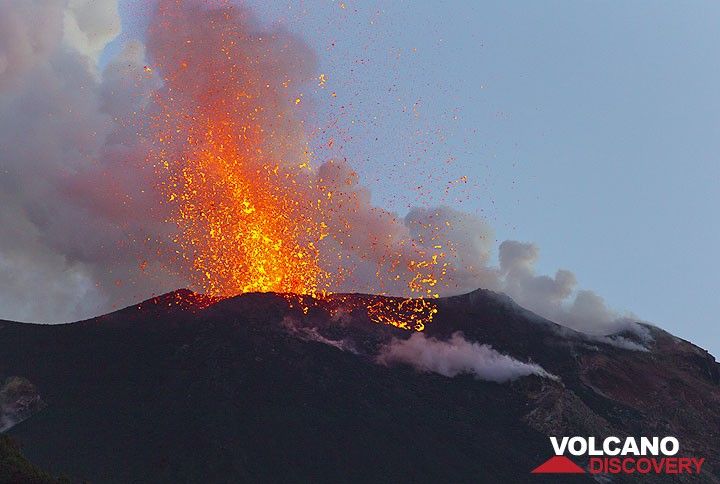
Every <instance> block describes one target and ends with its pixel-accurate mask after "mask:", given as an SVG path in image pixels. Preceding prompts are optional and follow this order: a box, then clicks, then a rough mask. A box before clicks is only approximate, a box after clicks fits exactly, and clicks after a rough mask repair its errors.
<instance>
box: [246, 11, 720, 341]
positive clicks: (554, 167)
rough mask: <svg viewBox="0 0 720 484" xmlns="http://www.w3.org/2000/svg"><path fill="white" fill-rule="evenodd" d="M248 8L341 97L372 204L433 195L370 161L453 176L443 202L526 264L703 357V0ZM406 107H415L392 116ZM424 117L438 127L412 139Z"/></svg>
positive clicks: (711, 335)
mask: <svg viewBox="0 0 720 484" xmlns="http://www.w3.org/2000/svg"><path fill="white" fill-rule="evenodd" d="M259 11H260V12H261V13H262V14H263V18H264V19H266V20H267V21H269V22H270V21H276V20H277V19H279V18H280V19H283V20H284V21H285V22H286V25H287V26H288V28H290V29H291V30H293V31H295V32H297V33H299V34H300V35H302V36H303V37H304V38H305V39H306V40H307V41H308V42H309V43H310V44H311V45H313V46H314V47H315V49H316V51H317V52H318V53H319V56H320V63H321V69H323V70H325V71H327V72H328V78H329V79H330V80H331V81H332V82H333V85H334V86H336V89H337V90H338V96H343V97H344V98H345V99H348V100H349V101H350V102H353V103H354V104H355V116H354V117H355V118H356V120H358V121H357V123H358V124H362V126H363V127H362V128H358V129H355V132H356V133H357V136H355V137H354V141H353V142H352V143H348V145H349V146H348V149H349V151H350V152H351V153H352V155H353V157H354V158H356V159H362V160H363V162H362V163H359V164H358V169H359V171H360V173H361V176H363V177H364V178H365V179H366V180H367V183H368V184H369V185H370V186H372V187H373V190H374V197H376V199H377V200H378V202H379V203H380V204H381V205H384V206H391V207H395V208H396V209H397V210H399V211H402V210H403V207H402V203H401V202H398V200H399V199H400V198H401V197H398V190H399V189H401V188H402V189H403V193H407V197H408V199H409V200H411V201H412V202H417V200H418V199H419V200H420V201H422V200H425V199H427V198H432V199H440V198H441V197H442V193H440V192H442V190H443V189H444V185H440V184H438V185H440V186H436V187H435V188H436V189H437V190H435V191H432V190H431V191H430V193H427V191H424V192H423V193H421V194H419V195H418V194H417V193H415V192H414V191H413V190H412V183H402V182H399V181H398V177H396V176H390V177H384V176H383V175H380V176H378V175H377V173H383V171H384V170H383V168H382V165H384V164H397V163H399V162H400V160H401V159H403V161H404V159H416V158H417V157H420V158H422V159H421V161H420V162H415V163H414V164H412V163H410V164H409V165H408V166H407V167H406V168H407V169H408V170H410V171H417V172H420V173H422V172H427V171H429V172H433V171H436V172H437V171H439V172H440V174H441V175H442V176H441V178H442V177H445V178H447V179H454V178H456V177H457V176H462V175H466V176H467V177H468V178H469V183H468V185H467V187H468V188H467V189H466V190H465V193H462V194H461V196H460V197H458V198H460V199H461V203H460V205H459V206H460V207H461V208H462V209H463V210H470V211H475V212H477V213H479V214H481V215H483V216H484V217H486V218H487V219H488V221H489V222H490V223H491V225H492V226H493V228H494V230H495V234H496V237H497V239H498V240H499V241H501V240H504V239H507V238H512V239H517V240H523V241H533V242H535V243H536V244H537V245H538V246H539V247H540V251H541V252H540V254H541V255H540V261H539V268H540V269H541V270H542V271H543V272H548V273H552V272H554V271H555V270H556V269H558V268H568V269H570V270H572V271H573V272H574V273H575V275H576V277H577V278H578V281H579V284H580V286H582V287H587V288H592V289H593V290H595V291H596V292H598V293H600V294H602V295H603V297H604V298H605V299H606V301H607V302H608V303H609V305H611V306H613V307H614V308H617V309H619V310H628V311H632V312H634V313H635V314H637V315H639V316H641V317H642V318H644V319H646V320H649V321H652V322H654V323H656V324H658V325H660V326H661V327H664V328H666V329H668V330H670V331H671V332H673V333H675V334H677V335H679V336H681V337H684V338H687V339H690V340H692V341H694V342H696V343H698V344H699V345H700V346H703V347H705V348H710V349H711V350H712V351H713V352H714V354H716V355H717V354H719V353H720V329H719V328H720V327H719V325H718V320H717V317H718V314H720V297H718V296H719V294H718V293H719V292H720V259H719V258H718V257H717V256H716V248H717V247H720V222H718V217H717V214H716V210H717V207H718V205H720V160H719V159H718V157H719V156H720V93H719V92H718V89H717V86H718V85H720V30H718V29H717V25H718V22H720V4H718V3H716V2H682V3H677V2H639V1H638V2H583V1H580V2H568V1H561V2H460V1H455V2H435V1H433V2H402V1H399V2H351V1H349V2H345V8H344V9H343V8H342V7H341V6H340V4H339V2H324V1H318V2H303V3H302V6H298V5H296V4H293V5H292V6H290V8H288V4H284V3H283V2H279V6H278V7H277V9H273V10H271V11H268V10H267V7H262V6H260V7H259ZM298 11H300V12H298ZM291 12H292V13H291ZM293 15H297V17H296V18H295V17H293ZM332 43H335V47H333V48H328V45H329V44H332ZM389 90H392V92H391V93H389V94H388V91H389ZM415 102H418V103H419V108H418V109H419V111H420V114H419V115H418V116H411V115H408V113H407V112H403V109H402V108H403V106H412V105H413V104H414V103H415ZM455 116H457V119H455V118H454V117H455ZM374 118H377V119H374ZM436 129H439V130H442V131H443V132H444V137H443V139H442V140H437V141H436V142H434V143H433V144H432V145H431V146H430V147H429V149H428V150H427V151H424V150H425V149H426V148H427V146H428V145H427V144H423V145H422V146H421V147H418V145H419V144H420V143H421V142H422V141H423V140H425V139H426V135H428V133H432V132H433V131H434V130H436ZM418 131H420V132H421V133H422V134H420V135H418V134H417V132H418ZM448 157H453V161H452V163H451V166H450V167H449V168H448V167H447V165H445V166H444V167H443V168H438V169H436V168H435V167H437V166H442V164H443V162H445V160H447V159H448ZM418 178H422V175H420V174H418ZM402 185H405V186H402ZM446 201H449V202H451V203H452V198H450V200H446Z"/></svg>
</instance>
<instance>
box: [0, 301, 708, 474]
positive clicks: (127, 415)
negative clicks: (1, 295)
mask: <svg viewBox="0 0 720 484" xmlns="http://www.w3.org/2000/svg"><path fill="white" fill-rule="evenodd" d="M188 297H190V294H189V293H187V292H182V291H181V292H178V293H173V294H170V295H166V296H163V297H160V298H156V299H154V300H151V301H147V302H145V303H143V304H141V305H139V306H134V307H130V308H127V309H124V310H122V311H118V312H115V313H112V314H109V315H107V316H103V317H100V318H96V319H93V320H89V321H84V322H80V323H74V324H68V325H58V326H38V325H28V324H18V323H10V322H0V378H1V379H2V381H5V379H6V378H8V377H21V378H24V379H26V380H29V381H30V382H32V384H34V386H35V388H36V389H37V390H38V392H39V393H40V397H41V399H42V402H43V405H42V406H41V409H40V410H39V411H37V412H36V413H35V414H34V415H33V416H32V417H30V418H29V419H27V420H25V421H23V422H21V423H19V424H18V425H16V426H15V427H13V428H12V429H11V430H10V431H9V433H10V434H11V435H13V437H14V438H15V439H17V440H18V441H20V442H21V443H22V444H23V452H24V453H25V455H26V456H27V457H28V458H29V459H30V460H31V461H32V462H33V463H35V464H37V465H38V466H40V467H42V468H44V469H47V470H48V471H50V472H52V473H54V474H60V473H63V474H67V475H70V476H72V477H74V478H77V479H85V478H86V479H89V480H91V481H92V482H243V481H245V482H247V481H253V482H256V481H260V482H268V481H282V482H307V481H318V482H355V481H372V482H408V481H414V482H555V479H547V480H543V479H540V478H538V477H536V476H531V475H530V474H529V472H530V470H531V469H532V468H534V467H535V466H536V465H538V464H540V463H542V462H543V461H544V460H546V459H547V458H548V457H550V455H551V454H552V449H551V447H550V445H549V441H548V439H547V435H575V434H579V435H595V436H599V437H602V436H605V435H610V434H613V435H620V436H622V435H635V436H639V435H675V436H677V437H678V438H679V439H680V441H681V444H682V446H683V447H682V449H681V453H682V454H683V455H697V456H705V457H707V459H708V462H707V463H706V465H705V466H706V467H705V469H706V472H705V474H704V476H703V478H704V482H718V480H717V478H716V474H717V470H715V469H719V468H720V449H719V445H718V441H719V439H720V435H719V430H718V429H720V410H719V409H720V406H719V405H718V403H720V369H719V365H718V364H717V363H715V361H714V359H713V358H712V357H711V356H710V355H708V354H707V353H706V352H704V351H703V350H700V349H699V348H697V347H695V346H693V345H691V344H689V343H687V342H684V341H681V340H679V339H676V338H674V337H673V336H671V335H669V334H667V333H665V332H663V331H660V330H658V329H655V328H649V329H648V331H650V333H651V334H652V337H653V341H652V342H650V343H647V344H648V347H649V348H650V350H651V351H647V352H640V351H630V350H627V349H623V348H619V347H617V346H613V345H610V344H608V342H607V340H605V341H598V340H591V339H588V338H586V337H583V336H582V335H579V334H577V333H573V332H571V331H567V330H562V329H561V328H559V327H558V326H556V325H554V324H553V323H550V322H548V321H546V320H543V319H542V318H539V317H538V316H536V315H534V314H532V313H529V312H527V311H525V310H523V309H521V308H519V307H517V306H516V305H515V304H514V303H512V301H511V300H509V299H507V298H506V297H504V296H499V295H496V294H494V293H490V292H487V291H476V292H474V293H471V294H468V295H465V296H458V297H453V298H448V299H443V300H441V301H440V305H441V309H440V314H439V317H438V320H437V322H435V323H433V324H432V325H431V326H430V327H429V328H428V329H427V334H428V335H429V336H435V337H437V338H439V339H446V338H447V337H449V336H450V335H451V334H452V333H453V332H455V331H457V330H461V331H463V332H464V334H465V336H466V338H467V339H468V340H473V341H479V342H482V343H489V344H491V345H493V346H494V347H495V348H496V349H498V350H500V351H501V352H504V353H508V354H510V355H512V356H514V357H516V358H518V359H520V360H522V361H528V360H532V361H533V362H536V363H538V364H540V365H542V366H543V367H544V368H545V369H546V370H547V371H549V372H551V373H554V374H556V375H558V376H560V377H561V382H555V381H552V380H549V379H543V378H538V377H534V376H533V377H525V378H521V379H519V380H516V381H514V382H510V383H503V384H497V383H490V382H483V381H479V380H476V379H474V378H473V377H471V376H458V377H455V378H446V377H443V376H441V375H437V374H427V373H426V374H422V373H417V372H416V371H414V370H413V369H411V368H408V367H385V366H381V365H378V364H375V363H374V355H375V354H376V353H377V350H378V348H379V347H380V345H382V344H384V343H386V342H387V341H388V340H389V339H390V338H391V337H393V336H397V337H407V336H408V334H407V333H405V332H402V331H400V330H397V329H395V328H392V327H387V326H378V325H374V324H373V323H371V322H369V321H368V320H367V316H366V315H365V314H364V312H363V311H361V310H355V311H349V312H347V313H344V314H343V316H342V317H340V318H337V317H335V318H333V317H331V315H330V312H329V311H328V310H327V309H328V308H330V307H338V306H342V305H343V304H344V303H342V302H341V300H340V299H339V298H334V299H331V300H329V301H325V302H323V303H320V304H318V305H317V306H315V307H313V308H311V309H310V311H309V313H308V314H307V315H304V314H303V313H302V312H301V311H300V310H299V309H298V308H290V307H289V306H288V303H287V302H286V300H285V299H283V298H282V297H280V296H277V295H272V294H249V295H244V296H240V297H236V298H233V299H229V300H224V301H222V302H219V303H217V304H215V305H213V306H210V307H208V308H206V309H204V310H200V311H197V310H196V311H190V310H183V309H182V308H181V306H182V304H180V305H178V304H176V302H177V301H178V300H179V299H182V300H185V299H187V298H188ZM363 297H365V296H350V298H351V299H352V300H354V301H357V300H358V299H362V298H363ZM290 323H291V324H290ZM309 328H313V329H312V331H310V330H309ZM319 334H321V335H323V337H325V338H328V339H330V340H335V341H339V340H343V341H344V342H345V343H347V344H348V345H349V346H352V347H353V348H354V351H342V350H339V349H337V348H335V347H333V346H330V345H328V344H324V343H322V342H318V341H313V338H314V339H319V338H317V335H319ZM628 337H630V336H628ZM625 343H627V341H625ZM0 464H1V463H0ZM575 480H578V481H580V482H589V479H587V478H578V479H575ZM564 481H568V482H572V480H571V479H563V482H564Z"/></svg>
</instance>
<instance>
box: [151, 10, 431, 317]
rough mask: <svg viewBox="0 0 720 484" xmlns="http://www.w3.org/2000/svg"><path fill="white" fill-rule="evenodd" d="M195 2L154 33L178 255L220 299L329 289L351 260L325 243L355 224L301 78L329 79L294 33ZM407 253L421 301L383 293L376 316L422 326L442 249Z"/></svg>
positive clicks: (157, 153) (164, 170)
mask: <svg viewBox="0 0 720 484" xmlns="http://www.w3.org/2000/svg"><path fill="white" fill-rule="evenodd" d="M190 3H191V4H194V5H195V6H191V7H188V5H187V3H186V2H178V1H173V0H163V1H161V2H160V5H159V7H158V13H157V17H158V18H157V19H156V20H155V22H154V23H153V27H152V28H151V29H150V31H149V33H148V37H149V42H148V46H149V51H148V54H149V57H150V59H151V61H152V63H153V65H152V70H153V71H154V72H158V73H159V74H160V75H161V77H162V82H163V87H162V88H161V89H159V90H158V91H157V92H156V93H155V98H154V103H153V106H155V109H156V110H155V112H153V113H152V115H151V116H150V118H151V120H152V121H151V133H152V136H151V140H152V142H153V149H152V152H151V156H150V161H151V162H152V163H153V164H154V166H155V168H156V172H157V174H158V176H159V178H160V182H159V187H160V189H161V190H162V192H163V194H164V195H165V198H166V203H167V205H168V209H169V212H170V215H169V220H170V221H171V222H173V223H174V224H175V225H176V226H177V227H178V233H177V235H176V236H175V237H174V242H175V243H176V246H177V248H178V249H177V252H178V255H179V256H180V257H181V258H182V259H184V260H185V262H186V266H187V267H188V271H189V273H188V276H189V278H190V279H191V281H192V282H193V283H194V285H195V286H197V287H198V288H200V289H202V291H203V292H204V293H206V294H208V295H210V296H213V297H228V296H234V295H237V294H241V293H246V292H278V293H288V294H295V295H310V296H313V298H314V297H322V296H323V295H325V294H327V293H328V292H329V289H330V288H332V286H333V283H334V282H337V279H338V278H339V277H342V276H341V275H340V274H343V272H344V268H342V267H339V268H337V270H334V269H329V268H323V267H321V264H320V245H321V241H322V240H323V239H324V238H326V237H330V238H331V239H333V238H334V239H335V240H336V241H337V242H338V244H336V245H338V246H340V247H342V241H343V239H344V236H345V234H344V233H343V231H344V230H345V229H346V228H347V227H345V226H346V225H347V223H346V222H345V221H344V220H342V214H338V213H332V214H331V213H329V211H330V210H331V208H330V205H329V201H330V200H331V199H332V195H333V194H332V191H331V190H330V189H327V188H326V187H324V186H323V184H322V183H320V181H319V180H318V178H317V176H316V173H315V172H314V171H313V169H312V166H313V164H312V163H313V160H312V159H311V156H310V154H309V151H308V148H307V146H308V143H307V138H306V135H305V129H304V123H303V121H302V118H301V116H300V114H299V113H298V110H300V109H301V108H302V106H301V104H302V103H300V102H299V100H300V99H301V95H300V94H301V93H299V91H298V89H300V88H301V82H302V81H303V80H307V79H315V78H316V77H317V76H316V73H314V72H312V67H308V65H310V66H311V65H312V62H310V61H308V60H307V59H308V58H311V57H312V55H311V54H308V52H307V49H306V48H305V47H304V46H303V45H301V44H299V43H298V42H297V41H296V39H294V38H293V37H292V36H290V35H289V34H287V33H284V32H281V31H277V32H273V33H270V34H265V35H258V34H257V33H255V30H254V29H253V28H251V27H250V26H251V25H252V21H251V19H250V18H249V14H248V12H247V11H246V10H243V9H240V8H237V7H232V6H222V7H220V8H206V6H204V5H203V4H202V3H200V2H190ZM323 78H324V77H323ZM296 79H297V81H296ZM331 219H332V220H331ZM338 220H341V222H338ZM343 224H344V225H343ZM341 226H342V227H343V228H341ZM406 252H407V251H405V252H403V253H402V254H400V253H397V254H396V255H394V254H393V253H392V252H391V254H390V255H389V256H388V257H387V258H388V259H389V260H390V261H391V265H392V264H394V265H395V266H397V265H398V264H406V265H407V267H405V270H406V271H408V272H409V273H410V274H411V275H412V279H411V280H410V281H408V289H409V292H410V293H411V294H412V295H413V296H414V298H413V299H408V300H403V299H399V298H398V299H387V300H385V299H380V298H375V299H373V300H372V302H370V303H368V304H367V306H366V308H367V311H368V315H369V317H370V318H371V319H372V320H373V321H376V322H378V323H384V324H392V325H395V326H398V327H400V328H404V329H414V330H418V331H420V330H422V329H423V328H424V327H425V325H426V324H427V323H429V322H431V321H432V319H433V317H434V316H435V314H436V313H437V307H436V305H435V303H434V302H432V301H431V300H430V299H432V298H435V297H437V293H436V291H435V289H434V286H435V284H436V283H437V278H436V276H434V275H433V274H435V273H437V272H438V268H441V270H440V271H439V272H440V273H441V274H442V272H443V271H444V266H443V264H442V261H441V260H439V258H440V259H442V254H440V256H438V254H424V253H423V252H422V251H419V252H417V255H418V257H417V258H416V259H417V260H416V259H412V260H411V262H409V263H407V262H402V261H403V260H406V258H404V256H405V255H407V254H406ZM328 259H330V260H332V259H333V258H332V257H329V258H328ZM335 260H338V261H342V257H337V258H335ZM398 277H399V276H398ZM379 283H380V284H382V281H380V282H379ZM306 299H307V298H298V300H300V301H305V300H306ZM311 299H312V298H311ZM303 304H307V303H303Z"/></svg>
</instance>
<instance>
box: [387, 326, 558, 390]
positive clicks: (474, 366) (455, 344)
mask: <svg viewBox="0 0 720 484" xmlns="http://www.w3.org/2000/svg"><path fill="white" fill-rule="evenodd" d="M377 361H378V362H379V363H382V364H386V365H388V364H392V363H404V364H408V365H411V366H413V367H415V368H416V369H417V370H418V371H423V372H433V373H439V374H440V375H444V376H447V377H454V376H456V375H459V374H463V373H466V374H472V375H475V376H476V377H477V378H478V379H481V380H487V381H494V382H498V383H503V382H506V381H510V380H515V379H517V378H520V377H523V376H529V375H536V376H540V377H543V378H550V379H553V380H557V379H558V378H557V377H556V376H555V375H551V374H550V373H548V372H547V371H545V370H544V369H543V368H542V367H540V366H539V365H536V364H533V363H523V362H522V361H519V360H516V359H515V358H513V357H511V356H508V355H503V354H502V353H498V352H497V351H495V350H494V349H493V348H492V346H489V345H481V344H478V343H474V342H470V341H467V340H466V339H465V338H464V337H463V335H462V333H460V332H456V333H454V334H453V335H452V337H451V338H450V340H448V341H439V340H437V339H435V338H427V337H426V336H425V335H424V334H423V333H414V334H413V335H412V336H410V337H409V338H408V339H393V340H392V342H391V343H390V344H389V345H387V346H385V347H383V348H382V350H381V351H380V354H379V355H378V357H377Z"/></svg>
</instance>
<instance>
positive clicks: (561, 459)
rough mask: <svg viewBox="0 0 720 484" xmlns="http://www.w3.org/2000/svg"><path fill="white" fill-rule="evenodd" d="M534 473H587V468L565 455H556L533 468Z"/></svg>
mask: <svg viewBox="0 0 720 484" xmlns="http://www.w3.org/2000/svg"><path fill="white" fill-rule="evenodd" d="M532 474H585V470H584V469H583V468H582V467H580V466H579V465H577V464H576V463H574V462H573V461H571V460H570V459H568V458H567V457H565V456H564V455H556V456H555V457H551V458H550V459H548V460H547V461H545V462H544V463H543V464H540V465H539V466H537V467H536V468H535V469H533V471H532Z"/></svg>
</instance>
